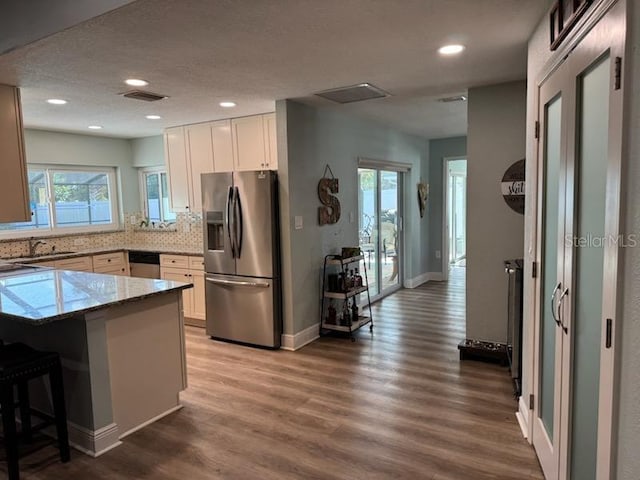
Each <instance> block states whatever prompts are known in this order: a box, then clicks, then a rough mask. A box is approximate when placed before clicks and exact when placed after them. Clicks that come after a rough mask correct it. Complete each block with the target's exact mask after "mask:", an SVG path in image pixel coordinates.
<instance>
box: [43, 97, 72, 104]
mask: <svg viewBox="0 0 640 480" xmlns="http://www.w3.org/2000/svg"><path fill="white" fill-rule="evenodd" d="M47 103H50V104H51V105H64V104H65V103H67V101H66V100H62V99H61V98H50V99H49V100H47Z"/></svg>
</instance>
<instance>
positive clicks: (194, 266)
mask: <svg viewBox="0 0 640 480" xmlns="http://www.w3.org/2000/svg"><path fill="white" fill-rule="evenodd" d="M189 269H191V270H198V271H201V272H204V257H189Z"/></svg>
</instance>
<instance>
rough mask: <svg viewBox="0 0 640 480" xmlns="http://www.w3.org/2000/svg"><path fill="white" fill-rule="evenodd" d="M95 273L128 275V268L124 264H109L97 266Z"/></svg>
mask: <svg viewBox="0 0 640 480" xmlns="http://www.w3.org/2000/svg"><path fill="white" fill-rule="evenodd" d="M93 271H94V273H104V274H106V275H127V269H126V267H125V266H124V265H120V266H118V265H108V266H106V267H95V268H94V269H93Z"/></svg>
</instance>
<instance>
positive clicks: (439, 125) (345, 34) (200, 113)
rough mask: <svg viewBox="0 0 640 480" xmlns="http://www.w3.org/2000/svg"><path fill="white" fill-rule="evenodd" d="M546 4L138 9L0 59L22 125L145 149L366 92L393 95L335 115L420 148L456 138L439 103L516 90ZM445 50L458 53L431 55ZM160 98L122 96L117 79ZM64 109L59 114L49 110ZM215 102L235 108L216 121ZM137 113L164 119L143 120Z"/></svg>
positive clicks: (141, 3) (166, 1)
mask: <svg viewBox="0 0 640 480" xmlns="http://www.w3.org/2000/svg"><path fill="white" fill-rule="evenodd" d="M548 4H549V0H137V1H135V2H132V3H130V4H128V5H126V6H124V7H121V8H119V9H117V10H115V11H112V12H109V13H107V14H105V15H103V16H100V17H97V18H94V19H92V20H89V21H87V22H85V23H82V24H80V25H77V26H75V27H72V28H70V29H67V30H64V31H62V32H59V33H57V34H54V35H51V36H49V37H47V38H44V39H42V40H39V41H37V42H34V43H32V44H30V45H27V46H26V47H22V48H19V49H16V50H14V51H12V52H9V53H6V54H4V55H2V56H0V83H6V84H13V85H18V86H20V87H21V88H22V101H23V116H24V122H25V125H26V126H28V127H32V128H44V129H53V130H63V131H74V132H81V133H87V134H88V133H91V132H90V131H89V130H87V126H88V125H91V124H99V125H103V126H104V129H103V130H101V131H100V133H99V134H100V135H105V136H114V137H125V138H133V137H143V136H149V135H156V134H159V133H161V132H162V129H163V128H165V127H168V126H174V125H181V124H187V123H195V122H200V121H206V120H213V119H219V118H228V117H235V116H242V115H249V114H254V113H261V112H267V111H273V109H274V104H275V100H277V99H284V98H295V99H299V100H300V101H303V102H306V103H312V104H315V105H332V104H331V102H329V101H326V100H323V99H320V98H317V97H311V96H310V95H311V94H312V93H313V92H316V91H321V90H326V89H330V88H335V87H340V86H346V85H352V84H356V83H361V82H370V83H373V84H374V85H376V86H378V87H380V88H382V89H384V90H386V91H388V92H390V93H392V94H393V96H391V97H388V98H385V99H378V100H370V101H366V102H361V103H357V104H349V105H343V106H335V107H334V108H340V109H342V110H344V111H347V112H352V113H354V114H358V115H364V116H367V117H370V118H374V119H377V120H379V121H381V122H384V123H387V124H391V125H394V126H396V127H397V128H399V129H401V130H404V131H407V132H411V133H414V134H418V135H422V136H425V137H427V138H438V137H445V136H453V135H460V134H464V133H465V132H466V104H465V103H464V102H458V103H451V104H442V103H439V102H437V101H436V99H437V98H438V97H442V96H449V95H453V94H459V93H463V92H465V91H466V90H467V88H469V87H472V86H479V85H488V84H493V83H500V82H505V81H510V80H517V79H522V78H524V77H525V72H526V41H527V39H528V38H529V36H530V34H531V32H532V31H533V29H534V26H535V25H536V24H537V23H538V21H539V20H540V18H541V17H542V15H543V14H544V12H545V10H546V8H547V6H548ZM447 43H463V44H465V45H466V46H467V49H466V50H465V52H464V53H463V54H462V55H460V56H458V57H455V58H443V57H440V56H439V55H438V54H437V52H436V50H437V49H438V47H440V46H441V45H444V44H447ZM131 77H134V78H144V79H146V80H148V81H150V82H151V84H150V85H149V86H148V87H146V89H147V90H150V91H153V92H156V93H160V94H164V95H168V96H169V98H167V99H165V100H161V101H159V102H156V103H146V102H140V101H136V100H130V99H126V98H123V97H121V96H119V95H118V93H121V92H123V91H125V90H127V89H129V88H130V87H127V86H126V85H124V84H123V80H124V79H125V78H131ZM52 97H55V98H64V99H67V100H68V101H69V103H68V104H67V105H65V106H62V107H56V106H53V105H49V104H47V103H46V102H45V100H46V99H47V98H52ZM222 100H233V101H235V102H236V103H237V104H238V106H237V107H236V108H234V109H223V108H221V107H219V106H218V102H220V101H222ZM146 114H159V115H162V117H163V118H162V120H157V121H150V120H146V119H145V118H144V116H145V115H146Z"/></svg>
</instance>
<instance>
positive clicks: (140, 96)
mask: <svg viewBox="0 0 640 480" xmlns="http://www.w3.org/2000/svg"><path fill="white" fill-rule="evenodd" d="M120 95H122V96H123V97H127V98H133V99H134V100H143V101H145V102H157V101H158V100H162V99H163V98H167V96H166V95H158V94H157V93H151V92H145V91H143V90H131V91H129V92H125V93H121V94H120Z"/></svg>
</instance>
